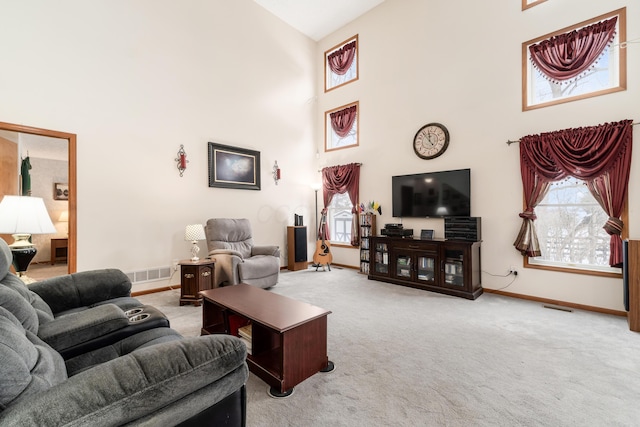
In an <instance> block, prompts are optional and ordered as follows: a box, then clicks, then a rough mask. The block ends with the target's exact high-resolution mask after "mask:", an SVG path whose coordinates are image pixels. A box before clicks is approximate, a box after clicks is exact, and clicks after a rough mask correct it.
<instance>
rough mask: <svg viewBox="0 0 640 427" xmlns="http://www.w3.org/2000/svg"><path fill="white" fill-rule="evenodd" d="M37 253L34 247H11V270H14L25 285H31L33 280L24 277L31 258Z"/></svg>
mask: <svg viewBox="0 0 640 427" xmlns="http://www.w3.org/2000/svg"><path fill="white" fill-rule="evenodd" d="M37 252H38V251H37V250H36V248H35V247H34V246H31V247H15V246H14V247H11V253H12V254H13V268H15V269H16V273H17V274H18V277H20V279H22V281H23V282H25V283H33V282H34V280H33V279H30V278H28V277H27V276H26V273H27V268H29V264H30V263H31V260H32V259H33V257H35V256H36V253H37Z"/></svg>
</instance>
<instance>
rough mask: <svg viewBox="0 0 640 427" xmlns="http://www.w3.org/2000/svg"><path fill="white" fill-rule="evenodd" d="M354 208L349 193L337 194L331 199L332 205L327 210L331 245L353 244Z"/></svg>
mask: <svg viewBox="0 0 640 427" xmlns="http://www.w3.org/2000/svg"><path fill="white" fill-rule="evenodd" d="M352 208H353V205H352V204H351V200H350V199H349V195H348V194H347V193H342V194H336V195H334V196H333V199H331V204H330V205H329V208H328V209H327V223H328V224H329V234H330V236H329V241H330V242H331V243H340V244H345V245H350V244H351V222H352V221H353V214H352V213H351V209H352Z"/></svg>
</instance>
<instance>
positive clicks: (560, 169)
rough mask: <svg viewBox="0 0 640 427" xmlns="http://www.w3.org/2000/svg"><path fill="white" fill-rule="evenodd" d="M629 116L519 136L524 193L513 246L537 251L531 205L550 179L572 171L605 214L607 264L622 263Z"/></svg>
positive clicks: (527, 251) (531, 253) (533, 253)
mask: <svg viewBox="0 0 640 427" xmlns="http://www.w3.org/2000/svg"><path fill="white" fill-rule="evenodd" d="M631 140H632V122H631V120H623V121H620V122H617V123H605V124H603V125H599V126H591V127H584V128H576V129H566V130H561V131H556V132H550V133H543V134H540V135H530V136H525V137H523V138H521V139H520V171H521V174H522V183H523V190H524V194H525V198H526V205H527V206H526V208H525V211H524V212H522V213H521V214H520V217H521V218H522V219H523V223H522V227H521V229H520V232H519V233H518V237H517V238H516V241H515V242H514V246H515V247H516V249H518V250H519V251H520V252H521V253H522V254H523V255H526V256H539V255H540V249H539V247H537V243H538V238H537V236H536V235H535V227H534V225H533V221H534V220H535V213H534V208H535V207H536V205H537V204H538V203H539V202H540V200H542V199H543V198H544V195H545V194H546V192H547V190H548V187H549V183H550V182H553V181H558V180H561V179H563V178H565V177H567V176H573V177H576V178H578V179H581V180H584V181H586V182H587V186H588V188H589V190H590V191H591V193H592V194H593V196H594V198H595V199H596V200H597V201H598V203H599V204H600V206H602V209H604V210H605V212H607V215H609V220H608V221H607V223H606V224H605V225H604V229H605V230H606V231H607V233H609V235H610V236H611V241H610V249H611V255H610V258H609V265H611V266H612V267H616V266H620V265H621V263H622V240H621V238H620V232H621V231H622V228H623V227H624V224H623V223H622V221H621V220H620V215H621V213H622V209H623V206H624V199H625V196H626V190H627V185H628V183H629V170H630V168H631Z"/></svg>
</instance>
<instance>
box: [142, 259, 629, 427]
mask: <svg viewBox="0 0 640 427" xmlns="http://www.w3.org/2000/svg"><path fill="white" fill-rule="evenodd" d="M272 292H277V293H280V294H283V295H286V296H288V297H291V298H294V299H298V300H301V301H305V302H308V303H311V304H314V305H317V306H320V307H323V308H326V309H329V310H331V311H332V314H330V315H329V319H328V328H329V332H328V335H329V336H328V348H329V359H330V360H332V361H333V362H334V363H335V365H336V369H335V370H334V371H333V372H331V373H326V374H323V373H318V374H316V375H314V376H313V377H311V378H309V379H307V380H306V381H304V382H303V383H302V384H300V385H298V386H296V388H295V391H294V393H293V395H291V396H290V397H288V398H285V399H273V398H271V397H269V396H268V395H267V393H266V390H267V386H266V384H265V383H264V382H262V381H261V380H260V379H258V378H257V377H255V376H254V375H251V376H250V378H249V381H248V383H247V426H248V427H256V426H265V427H266V426H269V427H271V426H279V427H284V426H292V427H293V426H416V425H424V426H452V427H453V426H574V425H575V426H579V425H580V426H604V425H606V426H634V425H638V423H639V422H640V421H639V420H640V404H638V401H639V400H638V399H639V396H640V334H637V333H633V332H630V331H629V329H628V327H627V323H626V319H624V318H622V317H617V316H610V315H604V314H597V313H591V312H585V311H579V310H574V311H573V312H564V311H558V310H552V309H548V308H544V307H543V306H542V304H539V303H535V302H531V301H524V300H518V299H512V298H507V297H502V296H497V295H492V294H485V295H482V296H481V297H480V298H479V299H477V300H476V301H469V300H465V299H461V298H455V297H449V296H445V295H440V294H437V293H431V292H425V291H421V290H417V289H412V288H406V287H402V286H396V285H391V284H386V283H381V282H376V281H370V280H367V278H366V276H363V275H360V274H358V273H356V272H355V271H353V270H347V269H340V268H333V269H332V271H324V272H320V271H318V272H316V271H315V269H309V270H303V271H297V272H283V273H282V274H281V276H280V283H278V285H277V286H275V287H274V288H273V289H272ZM179 297H180V292H179V290H173V291H167V292H162V293H157V294H150V295H145V296H142V297H139V299H140V300H141V301H143V302H144V303H145V304H151V305H154V306H156V307H158V308H160V309H161V310H162V311H164V312H165V313H166V314H167V316H168V317H169V318H170V319H171V325H172V327H174V328H175V329H177V330H179V331H180V332H181V333H182V334H183V335H189V336H194V335H199V328H200V326H201V310H202V308H201V307H193V306H182V307H180V306H179V304H178V300H179Z"/></svg>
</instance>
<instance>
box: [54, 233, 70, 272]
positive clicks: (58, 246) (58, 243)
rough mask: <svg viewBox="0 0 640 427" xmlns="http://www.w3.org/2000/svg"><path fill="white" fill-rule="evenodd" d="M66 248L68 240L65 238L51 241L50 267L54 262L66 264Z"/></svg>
mask: <svg viewBox="0 0 640 427" xmlns="http://www.w3.org/2000/svg"><path fill="white" fill-rule="evenodd" d="M68 247H69V239H68V238H67V237H64V238H53V239H51V265H54V264H55V263H56V261H64V262H67V249H68ZM58 253H59V254H60V255H58Z"/></svg>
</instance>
